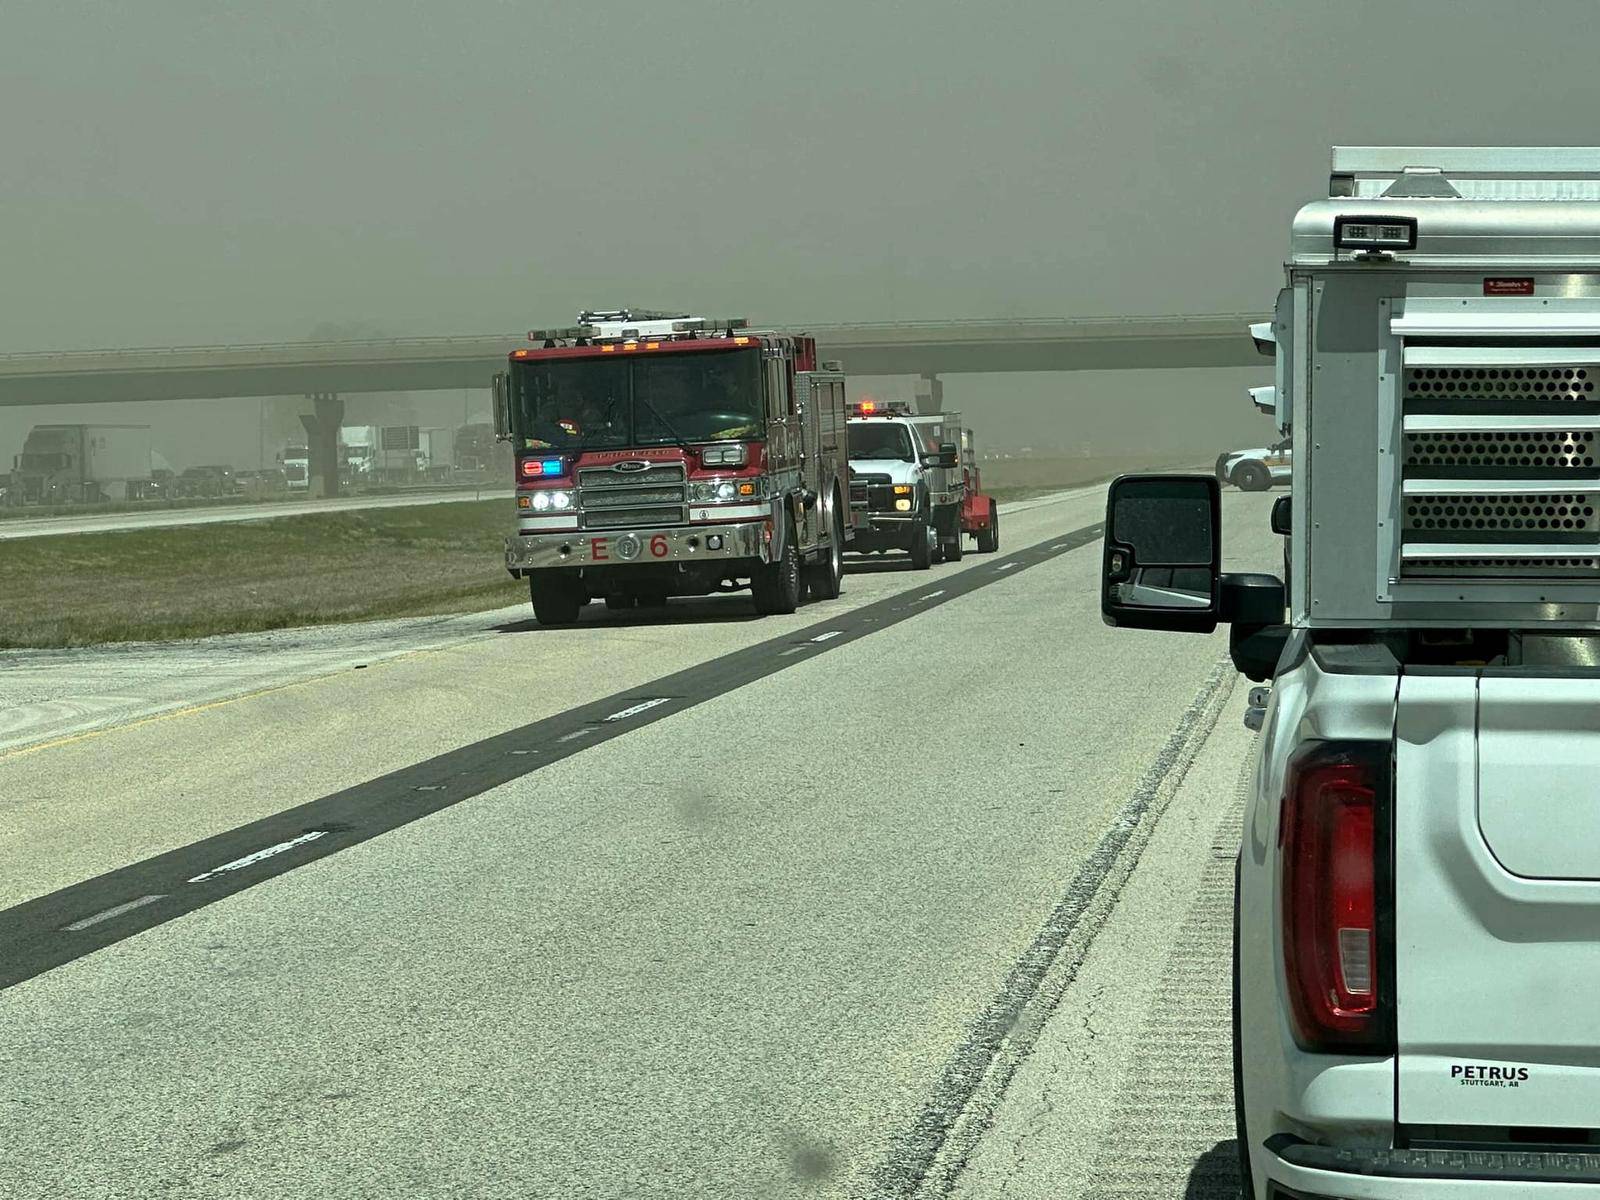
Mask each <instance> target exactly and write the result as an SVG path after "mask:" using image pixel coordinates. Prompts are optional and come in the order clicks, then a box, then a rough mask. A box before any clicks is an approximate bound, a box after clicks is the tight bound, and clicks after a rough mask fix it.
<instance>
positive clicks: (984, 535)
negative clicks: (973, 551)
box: [978, 500, 1000, 554]
mask: <svg viewBox="0 0 1600 1200" xmlns="http://www.w3.org/2000/svg"><path fill="white" fill-rule="evenodd" d="M998 549H1000V510H999V509H998V508H996V507H995V503H994V501H993V500H991V501H989V526H988V528H986V529H980V530H978V553H979V554H993V553H994V552H995V551H996V550H998Z"/></svg>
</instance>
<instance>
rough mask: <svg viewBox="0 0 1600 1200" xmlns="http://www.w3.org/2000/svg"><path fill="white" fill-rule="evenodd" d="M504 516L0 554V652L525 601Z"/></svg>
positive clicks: (503, 508) (1065, 479)
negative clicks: (510, 560)
mask: <svg viewBox="0 0 1600 1200" xmlns="http://www.w3.org/2000/svg"><path fill="white" fill-rule="evenodd" d="M1184 461H1185V460H1184V458H1182V457H1179V456H1172V457H1171V458H1170V461H1169V460H1168V459H1166V458H1163V457H1161V456H1150V455H1146V456H1144V457H1142V458H1138V459H1135V458H1133V457H1128V458H1111V457H1103V456H1102V457H1096V458H1017V459H997V460H991V461H988V462H985V463H984V464H983V483H984V487H985V489H986V491H988V492H989V494H991V495H993V496H994V497H995V498H996V499H997V500H999V501H1001V502H1005V501H1010V500H1022V499H1027V498H1029V497H1032V496H1039V495H1043V494H1046V493H1049V492H1056V491H1061V490H1063V489H1066V488H1072V487H1080V486H1083V485H1086V484H1091V483H1095V482H1098V481H1101V480H1105V479H1109V478H1111V477H1112V476H1114V475H1117V474H1120V473H1121V472H1123V471H1134V470H1141V469H1161V468H1170V467H1176V466H1181V465H1183V464H1184ZM1191 461H1192V456H1191ZM511 511H512V510H511V509H510V506H509V502H508V501H507V500H506V499H505V498H503V497H502V498H499V499H494V500H479V501H472V500H464V501H457V502H453V503H447V504H419V505H414V506H413V505H408V506H404V507H397V508H375V509H360V510H355V511H348V512H329V513H313V514H309V515H304V516H290V517H274V518H271V519H269V520H259V521H241V522H237V523H233V522H227V523H223V522H219V523H216V524H207V525H179V526H170V527H167V528H155V529H139V530H126V531H120V532H116V533H76V534H61V535H56V536H50V537H37V538H19V539H15V540H7V541H0V649H17V648H23V647H34V648H40V647H59V646H86V645H93V644H96V643H101V642H130V641H170V640H174V639H177V638H193V637H207V636H210V635H212V634H219V633H246V632H251V631H259V630H266V629H285V628H290V627H293V626H297V625H326V624H332V623H336V622H342V621H363V620H370V619H375V618H380V617H402V616H423V615H427V614H430V613H450V612H475V611H481V610H483V609H489V608H499V607H501V606H503V605H508V604H517V603H520V602H524V601H526V600H527V597H528V592H527V585H526V584H523V583H518V582H516V581H515V580H513V579H511V578H510V576H508V575H507V574H506V573H505V567H504V566H503V562H504V557H503V555H504V541H503V539H504V537H505V534H506V533H507V532H508V530H509V528H510V526H511V524H512V521H511V516H510V514H511Z"/></svg>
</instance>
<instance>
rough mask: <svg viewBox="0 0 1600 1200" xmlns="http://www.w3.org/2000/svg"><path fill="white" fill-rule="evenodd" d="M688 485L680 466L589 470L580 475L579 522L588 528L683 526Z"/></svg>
mask: <svg viewBox="0 0 1600 1200" xmlns="http://www.w3.org/2000/svg"><path fill="white" fill-rule="evenodd" d="M687 491H688V484H687V477H686V474H685V471H684V468H683V466H682V465H681V464H679V463H658V464H654V465H652V466H649V467H646V468H645V469H643V470H638V471H625V470H620V469H618V468H617V467H585V468H584V469H583V470H581V471H579V472H578V520H579V524H580V525H581V526H582V527H583V528H585V529H631V528H636V527H639V526H643V525H682V524H683V523H684V522H685V521H687V520H688V516H687V514H686V511H685V505H686V503H687V501H688V496H687Z"/></svg>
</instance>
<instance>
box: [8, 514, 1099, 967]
mask: <svg viewBox="0 0 1600 1200" xmlns="http://www.w3.org/2000/svg"><path fill="white" fill-rule="evenodd" d="M1100 528H1101V527H1100V526H1099V525H1098V524H1096V525H1090V526H1086V527H1085V528H1082V529H1075V530H1072V531H1071V532H1069V533H1065V534H1058V535H1056V536H1055V537H1049V538H1046V539H1044V540H1043V541H1042V542H1039V543H1037V544H1036V545H1033V546H1030V547H1028V548H1027V549H1025V550H1021V551H1018V552H1015V553H1012V554H1003V555H996V556H995V561H993V562H986V563H984V564H983V565H981V566H977V567H973V568H971V569H969V570H965V571H961V572H959V573H957V574H953V575H947V576H942V577H941V576H933V577H931V578H930V580H929V582H930V583H931V582H933V581H934V580H935V579H937V581H938V583H939V584H940V586H941V588H942V592H943V594H942V595H940V596H938V597H937V599H927V598H926V596H927V589H925V588H921V587H913V588H909V589H907V590H906V591H904V592H900V593H899V594H897V595H894V596H889V597H885V598H884V599H882V600H877V601H874V602H872V603H871V604H866V605H863V606H862V607H861V608H858V609H855V610H853V611H851V612H846V613H840V614H839V615H837V616H834V617H829V618H827V619H825V620H822V621H819V622H817V623H816V624H814V625H810V626H807V627H806V628H804V629H801V630H798V631H796V632H794V633H789V634H784V635H783V636H781V637H776V638H772V639H770V640H768V641H765V642H761V643H759V644H757V645H754V646H747V647H745V648H743V649H741V650H735V651H733V652H732V653H730V654H725V655H723V656H722V657H721V658H716V659H712V660H711V661H710V662H705V663H700V664H698V665H696V666H693V667H689V668H687V669H685V670H682V671H678V672H676V673H675V674H672V675H667V676H664V677H663V678H661V679H656V680H653V681H651V682H650V683H648V684H645V685H644V686H643V687H641V688H638V689H633V690H630V691H627V692H621V693H618V694H616V695H614V696H609V697H607V698H605V699H603V700H597V701H594V702H593V703H590V704H584V705H581V706H579V707H578V708H573V709H569V710H567V711H566V712H564V713H558V714H556V715H555V716H551V717H546V718H544V719H543V720H539V721H535V722H533V723H532V724H529V725H524V726H521V727H520V728H517V729H512V730H509V731H508V732H506V733H502V734H497V735H495V736H494V737H489V738H485V739H483V740H482V741H479V742H473V743H471V744H469V745H466V746H462V747H459V748H458V749H455V750H451V751H448V752H446V753H444V754H440V755H438V756H436V757H434V758H430V759H426V760H424V761H422V762H419V763H416V764H415V765H413V766H409V767H404V768H402V769H400V770H398V771H394V772H391V773H390V774H388V775H383V776H380V777H379V778H377V779H373V780H369V781H368V782H366V783H360V784H357V785H355V786H354V787H349V788H346V789H344V790H343V791H340V792H334V793H333V794H331V795H328V796H323V797H321V798H319V799H316V800H311V801H308V802H307V803H305V804H302V805H299V806H298V807H295V808H291V809H287V810H285V811H284V812H280V813H274V814H273V815H271V816H268V817H263V818H261V819H260V820H258V821H252V822H250V823H249V824H247V825H241V826H240V827H238V828H237V829H231V830H228V831H227V832H225V833H219V834H216V835H214V836H212V837H209V838H206V839H204V840H203V841H199V842H194V843H192V844H191V845H188V846H183V847H180V848H178V849H176V850H170V851H168V852H166V853H165V854H158V855H156V856H154V857H152V858H147V859H145V860H144V861H142V862H137V863H132V864H130V865H129V866H126V867H119V868H117V869H116V870H114V871H108V872H106V873H105V874H103V875H99V876H96V877H95V878H93V879H87V880H84V881H83V882H81V883H76V884H71V885H69V886H67V887H64V888H61V889H60V890H58V891H54V892H51V893H49V894H48V895H44V896H39V897H37V898H35V899H33V900H26V901H24V902H23V903H21V904H18V905H14V906H13V907H11V908H9V909H6V910H5V911H4V912H0V990H4V989H5V988H8V987H11V986H13V985H14V984H18V983H21V982H22V981H24V980H26V979H31V978H33V977H34V976H35V975H40V974H43V973H44V972H46V971H50V970H53V969H55V968H56V967H59V966H62V965H64V964H66V963H69V962H72V961H74V960H75V959H79V958H82V957H84V956H85V955H87V954H92V953H94V952H95V951H96V950H100V949H103V948H105V947H107V946H111V945H114V944H115V943H117V942H120V941H123V940H125V939H127V938H130V937H132V936H134V935H135V934H138V933H142V932H144V931H145V930H147V929H151V928H154V927H155V926H157V925H162V924H165V923H166V922H168V921H171V920H174V919H176V918H178V917H181V916H183V915H184V914H186V913H190V912H193V911H194V910H196V909H198V908H203V907H205V906H206V905H208V904H214V903H215V902H216V901H218V900H221V899H224V898H225V897H227V896H231V895H233V894H235V893H236V892H242V891H244V890H245V889H247V888H250V887H253V886H255V885H256V884H258V883H262V882H264V881H266V880H268V879H272V878H274V877H276V876H278V875H282V874H284V873H285V872H287V871H292V870H294V869H295V868H297V867H303V866H305V865H307V864H308V863H312V862H315V861H317V860H318V859H321V858H326V857H327V856H328V855H330V854H337V853H338V852H339V851H341V850H346V849H348V848H350V847H351V846H356V845H359V844H360V843H362V842H365V841H367V840H369V839H371V838H374V837H377V836H379V835H380V834H384V833H388V832H389V831H390V830H393V829H398V828H400V827H401V826H402V825H408V824H410V823H411V822H412V821H416V820H418V819H419V818H422V817H425V816H428V815H430V814H432V813H436V812H439V811H440V810H441V809H446V808H449V807H451V806H452V805H455V804H459V803H461V801H463V800H468V799H471V798H472V797H473V796H477V795H480V794H482V793H483V792H487V791H489V790H490V789H491V788H496V787H499V786H500V785H502V784H505V783H509V782H511V781H512V780H514V779H519V778H521V777H522V776H524V775H528V774H531V773H533V772H534V771H537V770H538V769H539V768H540V767H544V766H548V765H550V764H551V763H554V762H559V761H560V760H561V759H564V758H567V757H569V756H570V755H573V754H577V753H578V752H579V751H582V750H586V749H588V748H589V747H591V746H595V745H598V744H600V743H601V742H604V741H607V740H609V739H611V738H613V737H616V736H618V735H619V734H623V733H626V732H628V731H629V730H632V729H638V728H641V727H642V726H645V725H648V724H652V723H653V722H656V721H660V720H663V719H664V718H667V717H670V716H672V715H673V714H674V713H680V712H683V711H685V710H686V709H690V708H693V707H695V706H696V705H698V704H701V703H704V702H705V701H707V700H712V699H715V698H717V697H719V696H723V695H726V694H727V693H729V692H732V691H734V690H735V689H737V688H741V687H743V686H745V685H746V684H748V683H754V682H755V681H756V680H758V679H762V678H765V677H766V676H768V675H774V674H777V673H778V672H780V671H783V670H785V669H787V668H789V667H792V666H794V665H795V664H796V663H801V662H807V661H809V660H810V659H812V658H815V657H817V656H818V655H822V654H828V653H830V652H832V651H834V650H836V649H838V648H839V647H840V646H844V645H848V644H849V643H850V642H853V641H855V640H856V639H857V638H862V637H866V636H867V635H868V634H871V633H875V632H877V631H878V630H880V629H887V628H889V627H890V626H893V625H896V624H898V623H899V622H901V621H904V620H907V619H909V618H911V617H914V616H918V615H920V614H922V613H925V612H929V611H931V610H932V609H934V608H937V607H939V606H940V605H943V604H947V603H949V602H950V601H952V600H956V599H959V598H960V597H962V596H965V595H968V594H970V593H972V592H975V591H977V590H978V589H980V588H983V587H986V586H988V585H989V584H991V583H996V582H998V581H1000V580H1004V579H1015V578H1016V577H1017V576H1018V575H1019V574H1021V572H1022V571H1024V570H1026V569H1027V568H1028V567H1032V566H1036V565H1038V564H1039V563H1042V562H1047V561H1049V560H1050V559H1052V558H1056V557H1058V556H1059V555H1062V554H1066V553H1068V552H1069V551H1071V550H1075V549H1077V548H1078V547H1080V546H1085V545H1087V544H1089V543H1090V542H1093V541H1095V540H1097V539H1098V538H1099V536H1100ZM1008 563H1013V564H1015V566H1014V567H1013V568H1012V569H1010V570H1006V571H1000V570H997V568H998V567H1000V566H1003V565H1005V564H1008ZM832 631H837V636H835V637H830V638H828V639H826V640H824V641H820V642H819V641H814V640H812V639H814V638H816V636H817V635H818V634H820V633H825V632H832ZM795 645H804V647H805V648H806V649H807V650H808V651H809V653H807V654H804V655H801V654H791V655H785V654H784V653H783V651H784V650H785V649H789V648H791V647H793V646H795ZM627 710H632V711H630V712H628V715H627V716H626V717H621V714H623V713H624V712H625V711H627ZM619 718H620V719H619ZM307 834H317V835H319V836H317V837H315V838H314V839H309V840H308V839H306V838H305V835H307ZM288 842H293V843H295V844H294V845H293V846H292V847H284V846H283V843H288ZM264 850H266V851H274V853H272V854H271V856H270V857H269V856H263V855H262V854H261V852H262V851H264ZM252 856H259V857H252ZM242 859H249V860H250V862H249V865H248V867H243V868H240V869H229V870H224V871H221V872H217V873H215V874H209V875H208V873H211V872H215V871H216V869H217V868H218V867H220V866H223V865H225V864H234V863H237V862H238V861H239V860H242ZM202 875H208V877H207V878H205V879H203V880H200V881H198V882H192V881H193V880H195V879H196V877H198V876H202ZM150 897H156V899H153V900H152V899H149V898H150ZM135 900H137V901H140V903H139V904H138V905H136V906H132V907H129V908H128V909H126V910H125V911H123V912H121V913H119V914H117V915H116V916H115V917H114V918H110V919H102V920H96V921H90V920H89V918H93V917H98V916H101V915H102V914H106V913H107V910H109V909H113V908H116V907H117V906H118V905H128V904H130V902H132V901H135ZM70 925H76V926H77V928H75V929H71V930H69V929H68V928H67V927H68V926H70Z"/></svg>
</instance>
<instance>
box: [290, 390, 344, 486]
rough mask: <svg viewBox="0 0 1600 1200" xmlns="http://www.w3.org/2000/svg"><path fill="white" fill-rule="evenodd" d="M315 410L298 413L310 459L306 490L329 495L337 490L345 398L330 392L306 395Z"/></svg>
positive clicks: (307, 469)
mask: <svg viewBox="0 0 1600 1200" xmlns="http://www.w3.org/2000/svg"><path fill="white" fill-rule="evenodd" d="M306 399H307V400H310V401H311V402H312V405H313V407H314V408H315V410H316V411H315V412H314V413H301V414H300V424H302V425H304V426H305V427H306V452H307V457H308V458H309V459H310V463H309V464H308V465H307V468H306V474H307V475H308V476H309V477H310V478H309V479H308V480H307V483H308V484H309V485H310V486H309V487H307V489H306V490H307V491H308V492H310V493H311V495H313V496H326V497H329V498H330V499H331V498H332V497H334V496H337V495H338V494H339V426H340V425H342V424H344V401H343V400H341V399H340V398H339V397H338V396H337V395H335V394H334V393H333V392H314V393H312V394H311V395H308V396H307V397H306Z"/></svg>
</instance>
